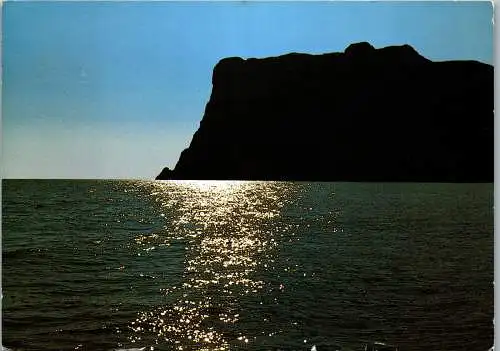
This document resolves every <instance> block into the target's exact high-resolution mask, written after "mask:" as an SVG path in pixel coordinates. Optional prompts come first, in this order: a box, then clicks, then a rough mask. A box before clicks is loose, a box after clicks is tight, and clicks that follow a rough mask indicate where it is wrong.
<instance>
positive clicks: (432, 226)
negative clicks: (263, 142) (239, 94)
mask: <svg viewBox="0 0 500 351" xmlns="http://www.w3.org/2000/svg"><path fill="white" fill-rule="evenodd" d="M2 200H3V201H2V206H3V215H2V216H3V218H2V221H3V233H2V259H3V263H2V288H3V302H2V304H3V307H2V308H3V328H2V331H3V335H2V339H3V340H2V344H3V345H4V346H6V347H8V348H10V349H29V350H76V349H79V350H113V349H130V348H142V347H147V348H146V350H150V349H151V347H153V348H154V349H155V350H170V349H176V350H226V349H227V350H229V349H231V350H238V349H245V350H246V349H249V350H273V349H278V348H279V349H281V350H310V349H311V348H312V346H313V345H316V348H317V350H318V351H321V350H337V349H341V350H358V349H362V346H363V344H364V343H365V342H368V341H382V342H387V343H391V344H397V345H398V346H399V347H400V349H401V350H487V349H488V348H490V347H491V346H492V344H493V327H492V320H493V285H492V282H493V211H492V208H493V185H492V184H363V183H291V182H149V181H74V180H73V181H70V180H68V181H63V180H56V181H34V180H7V181H4V182H3V199H2Z"/></svg>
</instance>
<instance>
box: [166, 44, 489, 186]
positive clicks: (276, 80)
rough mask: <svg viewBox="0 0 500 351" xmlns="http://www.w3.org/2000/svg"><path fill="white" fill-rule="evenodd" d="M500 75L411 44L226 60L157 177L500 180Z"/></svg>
mask: <svg viewBox="0 0 500 351" xmlns="http://www.w3.org/2000/svg"><path fill="white" fill-rule="evenodd" d="M493 76H494V74H493V67H492V66H490V65H487V64H483V63H480V62H475V61H448V62H432V61H430V60H428V59H426V58H424V57H422V56H420V55H419V54H418V53H417V52H416V51H415V50H414V49H413V48H412V47H410V46H408V45H403V46H393V47H386V48H382V49H375V48H373V47H372V46H371V45H370V44H368V43H359V44H353V45H351V46H349V47H348V48H347V49H346V50H345V52H344V53H330V54H324V55H308V54H296V53H292V54H288V55H284V56H279V57H271V58H265V59H246V60H244V59H242V58H238V57H233V58H226V59H223V60H221V61H220V62H219V63H218V64H217V65H216V67H215V69H214V72H213V78H212V84H213V89H212V94H211V97H210V101H209V102H208V104H207V106H206V109H205V115H204V117H203V119H202V121H201V123H200V127H199V129H198V130H197V131H196V133H195V134H194V136H193V139H192V141H191V144H190V146H189V148H187V149H185V150H184V151H183V152H182V153H181V155H180V158H179V161H178V163H177V165H176V166H175V169H174V170H172V171H171V170H169V169H168V168H167V169H166V170H164V171H163V172H162V173H161V174H160V175H159V176H158V177H157V179H198V180H201V179H207V180H209V179H210V180H213V179H219V180H232V179H234V180H237V179H241V180H305V181H387V182H390V181H416V182H427V181H433V182H492V181H493V168H494V161H493V150H494V140H493V134H494V131H493V120H494V115H493V104H494V95H493V86H494V81H493V79H494V78H493Z"/></svg>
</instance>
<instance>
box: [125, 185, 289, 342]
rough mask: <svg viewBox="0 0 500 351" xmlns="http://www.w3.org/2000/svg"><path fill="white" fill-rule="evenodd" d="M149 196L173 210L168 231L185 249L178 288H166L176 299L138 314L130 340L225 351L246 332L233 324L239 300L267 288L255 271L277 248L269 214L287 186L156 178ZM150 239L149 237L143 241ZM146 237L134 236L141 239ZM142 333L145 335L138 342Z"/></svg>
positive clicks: (280, 204) (246, 339)
mask: <svg viewBox="0 0 500 351" xmlns="http://www.w3.org/2000/svg"><path fill="white" fill-rule="evenodd" d="M151 186H152V187H153V189H151V192H150V194H151V195H150V196H151V197H154V198H155V201H156V202H157V203H160V204H161V207H162V210H163V209H164V210H165V215H166V214H167V213H168V212H169V211H170V210H171V209H172V208H173V206H175V208H176V215H175V217H174V218H173V220H172V222H171V223H170V224H169V225H168V226H167V228H165V231H166V232H167V233H170V234H169V235H172V236H174V237H175V238H176V239H178V240H183V241H184V243H185V245H186V247H185V249H186V255H185V262H184V274H183V283H182V286H178V287H171V288H165V289H163V291H164V293H165V294H167V295H168V294H175V296H177V299H176V301H175V302H174V303H173V304H165V305H164V306H159V307H158V308H157V309H155V310H153V311H143V312H141V313H140V314H139V316H138V318H137V319H136V320H135V321H133V322H132V323H131V325H130V328H131V329H132V330H133V332H134V333H133V336H132V338H131V341H133V342H140V341H145V340H144V339H147V340H148V341H154V343H156V344H159V343H165V342H166V343H168V344H171V345H175V346H174V347H175V348H176V349H178V350H183V349H191V348H196V349H197V350H226V349H228V348H229V343H230V342H232V343H234V342H235V341H236V340H237V342H240V343H242V344H245V343H248V342H249V341H251V337H250V336H247V335H244V333H242V332H240V331H238V330H237V328H234V326H235V325H236V323H237V322H238V320H239V316H240V312H241V311H240V309H239V306H238V300H239V297H241V296H242V295H247V294H256V293H258V292H259V291H260V290H261V289H262V287H263V286H264V283H265V282H263V281H261V280H259V279H256V278H255V277H254V274H253V273H254V272H255V270H256V269H257V268H258V267H259V266H260V267H268V264H267V263H268V261H269V260H271V258H272V253H273V250H274V249H275V247H276V245H277V241H276V240H275V238H274V236H275V233H276V232H277V231H278V229H279V228H273V222H272V221H273V218H275V217H278V216H279V215H280V209H281V208H282V207H283V205H284V201H285V200H284V199H287V198H289V197H288V196H286V195H287V193H288V192H290V191H293V186H292V185H291V183H288V184H287V183H279V182H244V181H228V182H223V181H214V182H198V181H197V182H193V181H174V182H155V183H152V184H151ZM146 239H147V238H146ZM146 239H145V238H144V237H142V236H140V237H138V238H136V240H139V241H140V242H141V243H144V242H146V243H147V240H146ZM143 338H144V339H143Z"/></svg>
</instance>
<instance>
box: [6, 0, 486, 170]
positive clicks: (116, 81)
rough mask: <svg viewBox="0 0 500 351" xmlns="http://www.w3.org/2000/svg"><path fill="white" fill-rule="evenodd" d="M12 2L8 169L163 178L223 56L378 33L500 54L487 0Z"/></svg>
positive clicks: (446, 49) (323, 46)
mask: <svg viewBox="0 0 500 351" xmlns="http://www.w3.org/2000/svg"><path fill="white" fill-rule="evenodd" d="M2 11H3V48H2V51H3V57H2V60H3V73H2V74H3V82H2V84H3V86H2V89H3V92H2V177H3V178H92V179H95V178H116V179H126V178H127V179H128V178H135V179H152V178H154V177H155V176H156V175H157V174H158V173H159V172H160V171H161V170H162V168H163V167H165V166H168V167H170V168H173V167H174V166H175V164H176V162H177V160H178V157H179V155H180V153H181V151H182V150H183V149H184V148H186V147H187V146H188V145H189V143H190V141H191V138H192V135H193V134H194V132H195V131H196V130H197V128H198V126H199V122H200V121H201V119H202V117H203V112H204V109H205V105H206V103H207V102H208V99H209V97H210V93H211V75H212V69H213V67H214V66H215V64H216V63H217V62H218V61H219V60H220V59H222V58H224V57H229V56H241V57H244V58H248V57H268V56H278V55H282V54H287V53H290V52H304V53H311V54H321V53H326V52H339V51H344V49H345V48H346V47H347V46H348V45H350V44H352V43H354V42H360V41H368V42H370V43H371V44H372V45H373V46H375V47H377V48H379V47H384V46H389V45H403V44H409V45H411V46H413V47H414V48H415V49H416V50H417V51H418V52H419V53H420V54H421V55H423V56H425V57H427V58H429V59H431V60H435V61H443V60H477V61H481V62H485V63H489V64H493V26H492V11H493V10H492V3H491V2H486V1H485V2H477V1H476V2H461V1H460V2H337V1H333V2H332V1H329V2H326V1H322V2H255V3H251V2H130V1H127V2H100V1H84V2H56V1H22V2H21V1H8V2H5V3H4V4H3V6H2ZM300 161H301V160H298V163H300Z"/></svg>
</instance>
